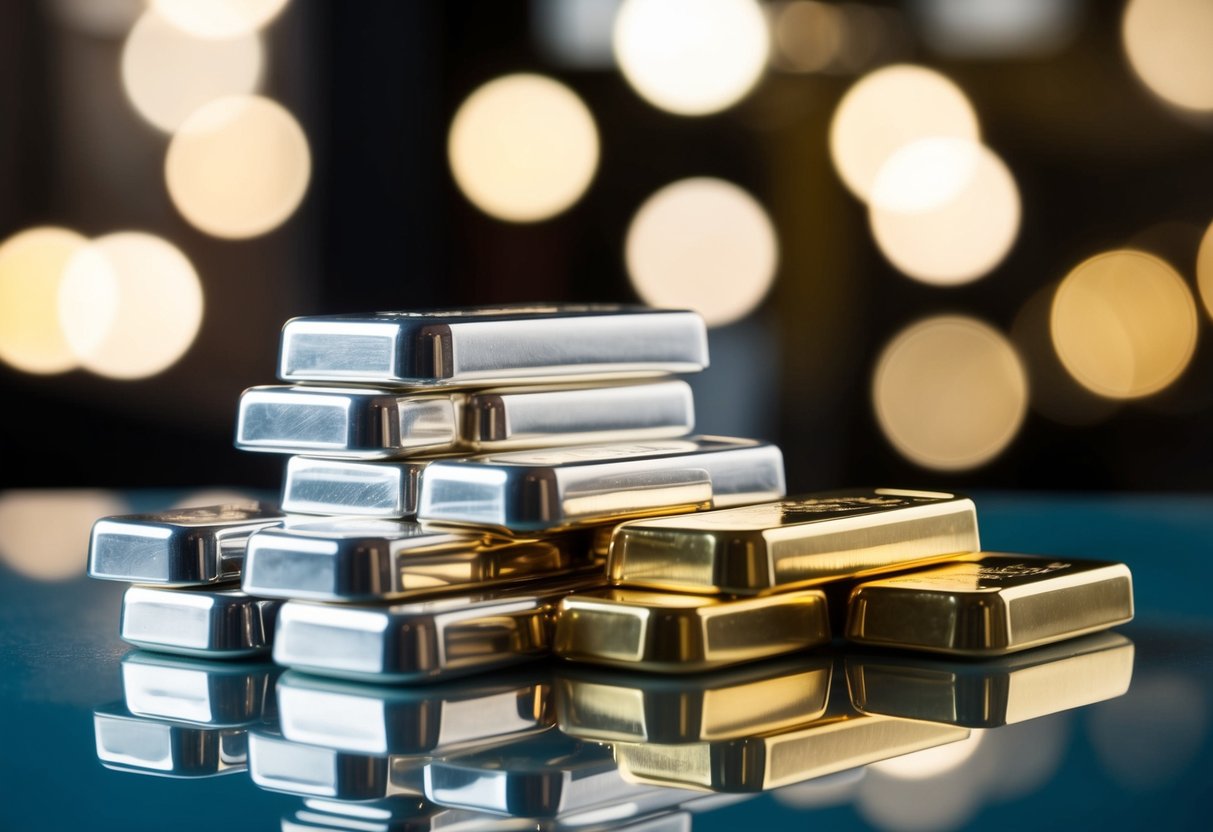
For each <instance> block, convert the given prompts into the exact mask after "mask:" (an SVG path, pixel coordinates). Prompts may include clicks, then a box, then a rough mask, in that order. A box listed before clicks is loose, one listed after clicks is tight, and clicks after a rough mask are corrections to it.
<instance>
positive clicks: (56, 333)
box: [0, 226, 87, 374]
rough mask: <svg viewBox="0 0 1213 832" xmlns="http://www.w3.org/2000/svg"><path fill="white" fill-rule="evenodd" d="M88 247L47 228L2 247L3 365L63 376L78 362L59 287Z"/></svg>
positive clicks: (72, 235) (0, 315)
mask: <svg viewBox="0 0 1213 832" xmlns="http://www.w3.org/2000/svg"><path fill="white" fill-rule="evenodd" d="M86 242H87V241H86V240H85V238H84V237H82V236H80V235H79V234H77V233H76V232H74V231H69V230H68V229H66V228H54V227H51V226H43V227H40V228H31V229H28V230H26V231H22V232H21V233H19V234H14V235H13V236H12V237H9V238H8V239H7V240H5V241H4V242H3V243H0V360H3V361H4V362H5V363H7V364H9V365H11V366H13V367H16V368H17V369H18V370H23V371H25V372H27V373H39V374H50V373H62V372H66V371H67V370H70V369H72V368H73V367H75V366H76V356H75V354H74V353H73V352H72V350H71V347H69V346H68V343H67V341H66V340H65V339H64V337H63V331H62V330H61V329H60V327H59V283H60V280H61V279H62V277H63V270H64V267H65V266H66V265H67V262H68V260H70V259H71V257H72V255H73V254H75V253H76V252H77V251H78V250H79V249H80V248H81V247H83V246H84V244H85V243H86Z"/></svg>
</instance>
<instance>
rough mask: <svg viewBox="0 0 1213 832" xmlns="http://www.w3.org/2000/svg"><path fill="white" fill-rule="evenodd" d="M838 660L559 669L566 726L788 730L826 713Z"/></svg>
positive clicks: (646, 734)
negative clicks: (674, 669) (626, 672)
mask: <svg viewBox="0 0 1213 832" xmlns="http://www.w3.org/2000/svg"><path fill="white" fill-rule="evenodd" d="M831 665H832V660H831V659H829V658H823V657H819V656H810V657H806V658H802V659H795V660H791V661H786V662H778V663H776V664H774V665H772V664H769V663H768V664H764V665H761V666H758V667H750V668H746V669H744V670H734V671H725V672H719V673H713V674H709V675H706V676H690V677H676V678H669V677H663V676H648V677H645V676H621V675H620V674H618V673H609V672H602V673H594V672H592V671H579V672H578V671H574V672H564V673H561V675H560V677H559V679H558V680H557V683H556V691H557V698H556V711H557V718H558V719H559V721H560V730H561V731H563V732H564V733H566V734H569V735H571V736H574V737H577V738H578V739H583V740H600V741H612V740H615V741H619V740H624V741H631V742H662V743H681V742H703V741H715V740H726V739H734V738H737V737H745V736H753V735H754V734H762V733H768V732H771V731H782V730H786V729H788V728H792V727H795V726H798V725H803V724H804V723H806V722H813V721H814V720H817V719H820V718H821V716H822V714H824V713H825V708H826V697H827V695H828V693H829V690H830V670H831Z"/></svg>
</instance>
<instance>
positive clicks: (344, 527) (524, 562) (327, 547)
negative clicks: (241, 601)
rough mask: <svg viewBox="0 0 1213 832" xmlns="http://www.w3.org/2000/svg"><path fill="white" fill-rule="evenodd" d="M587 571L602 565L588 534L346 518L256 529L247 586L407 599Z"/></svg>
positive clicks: (304, 594)
mask: <svg viewBox="0 0 1213 832" xmlns="http://www.w3.org/2000/svg"><path fill="white" fill-rule="evenodd" d="M587 571H592V572H595V573H601V571H602V567H601V564H600V563H599V562H598V561H597V560H595V559H594V557H593V553H592V552H591V551H590V541H589V539H588V538H587V537H586V536H585V535H582V534H575V533H574V534H566V535H559V536H552V537H548V538H543V539H535V538H521V539H520V538H502V537H492V536H490V535H484V534H479V535H478V534H469V533H466V532H448V531H430V530H426V529H423V528H422V527H421V526H420V525H418V524H416V523H410V522H407V521H403V520H359V519H348V518H347V519H340V520H329V521H320V520H318V521H316V522H315V523H302V524H299V525H295V526H292V527H291V528H290V529H282V530H278V529H269V530H267V531H265V532H261V533H258V534H255V535H253V537H252V539H251V540H250V541H249V544H248V557H247V563H246V565H245V570H244V590H245V591H246V592H248V593H250V594H252V595H259V596H264V597H267V598H296V599H298V598H303V599H307V600H312V601H375V600H403V599H408V598H416V597H418V596H428V595H432V594H434V593H436V592H444V591H459V590H465V591H471V590H474V589H480V588H482V587H487V586H495V585H500V584H509V583H513V582H518V581H526V580H532V579H538V578H549V577H552V578H554V577H558V576H561V575H568V574H574V573H576V574H580V573H584V572H587Z"/></svg>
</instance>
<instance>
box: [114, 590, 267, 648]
mask: <svg viewBox="0 0 1213 832" xmlns="http://www.w3.org/2000/svg"><path fill="white" fill-rule="evenodd" d="M281 603H282V602H281V601H273V600H267V599H265V598H253V597H251V596H249V595H247V594H245V593H244V592H241V591H240V590H239V589H236V588H231V589H226V588H225V589H201V588H198V589H165V588H160V587H150V586H132V587H130V588H129V589H127V591H126V594H125V595H123V596H122V624H121V629H120V635H121V636H122V639H123V640H124V641H127V642H129V643H131V644H134V645H135V646H136V647H144V648H147V649H148V650H159V651H164V652H168V653H181V654H184V655H187V656H197V657H199V658H204V659H243V658H248V657H250V656H263V655H267V654H268V653H269V651H270V645H271V644H272V643H273V640H274V623H275V620H276V618H277V613H278V607H279V606H281Z"/></svg>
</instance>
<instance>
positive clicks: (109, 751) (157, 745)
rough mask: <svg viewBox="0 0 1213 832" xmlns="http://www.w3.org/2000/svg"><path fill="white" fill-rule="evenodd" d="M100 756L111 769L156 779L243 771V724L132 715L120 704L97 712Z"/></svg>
mask: <svg viewBox="0 0 1213 832" xmlns="http://www.w3.org/2000/svg"><path fill="white" fill-rule="evenodd" d="M93 730H94V732H95V734H96V740H97V759H98V760H100V761H101V764H102V765H103V766H105V767H106V768H110V769H114V770H116V771H128V772H131V773H134V774H151V775H154V776H157V777H180V778H195V777H215V776H217V775H220V774H232V773H233V772H237V771H244V770H245V768H246V767H247V765H246V764H247V760H248V734H247V732H246V731H245V729H243V728H214V727H202V726H197V725H184V724H181V723H177V722H169V721H165V720H158V719H147V718H144V717H137V716H132V715H131V714H130V713H128V712H127V711H126V709H125V708H123V707H121V706H120V705H113V706H110V707H106V708H98V709H97V710H96V711H94V712H93Z"/></svg>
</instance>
